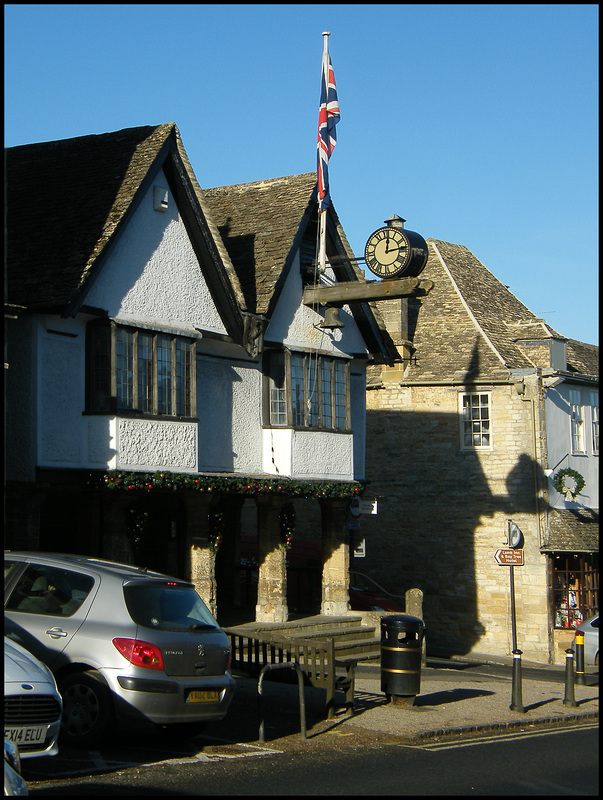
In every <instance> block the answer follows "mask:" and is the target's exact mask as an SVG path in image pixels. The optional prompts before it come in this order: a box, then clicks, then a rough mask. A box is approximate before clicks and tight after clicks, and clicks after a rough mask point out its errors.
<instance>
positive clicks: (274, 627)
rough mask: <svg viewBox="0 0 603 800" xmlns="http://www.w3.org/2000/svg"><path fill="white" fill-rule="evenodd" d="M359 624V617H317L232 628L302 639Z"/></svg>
mask: <svg viewBox="0 0 603 800" xmlns="http://www.w3.org/2000/svg"><path fill="white" fill-rule="evenodd" d="M361 624H362V617H359V616H349V617H348V616H346V617H330V616H325V615H317V616H314V617H303V618H301V619H294V620H289V621H288V622H246V623H244V624H243V625H236V626H232V627H236V628H237V629H239V628H240V629H242V630H249V631H263V632H266V633H275V634H278V635H279V636H300V637H302V638H303V637H305V636H307V635H309V634H320V632H321V631H325V630H330V629H337V630H347V629H350V628H357V627H358V626H360V625H361ZM224 630H226V631H227V630H228V627H225V628H224Z"/></svg>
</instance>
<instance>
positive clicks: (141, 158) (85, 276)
mask: <svg viewBox="0 0 603 800" xmlns="http://www.w3.org/2000/svg"><path fill="white" fill-rule="evenodd" d="M160 169H163V170H164V171H165V173H166V177H167V179H168V182H169V184H170V189H171V190H172V192H173V193H174V195H175V196H176V199H177V202H178V205H179V209H180V211H181V214H182V216H183V219H184V223H185V225H186V226H187V230H188V232H189V236H190V237H191V242H192V244H193V247H194V248H195V250H196V252H197V256H198V258H199V264H200V267H201V269H202V270H203V272H204V275H205V277H206V280H207V282H208V286H209V288H210V291H211V292H212V296H213V297H214V300H215V302H216V304H217V306H218V308H219V310H220V312H221V314H222V316H223V318H224V322H225V324H226V325H227V328H228V329H229V331H230V332H231V334H232V335H234V336H235V338H238V335H240V332H241V331H242V329H243V321H242V317H241V312H242V311H244V301H243V294H242V292H241V289H240V287H239V285H238V279H237V277H236V274H235V272H234V270H233V268H232V264H230V260H229V258H228V254H227V252H226V249H225V248H224V246H223V244H222V241H221V239H220V236H219V234H218V231H217V229H216V228H215V225H214V224H213V222H212V220H211V218H210V217H209V215H208V214H207V212H206V210H205V209H204V201H203V198H202V196H201V190H200V188H199V186H198V184H197V182H196V178H195V176H194V173H193V170H192V168H191V166H190V163H189V161H188V158H187V156H186V152H185V151H184V147H183V145H182V141H181V138H180V134H179V131H178V128H177V127H176V125H175V124H174V123H173V122H170V123H167V124H164V125H158V126H144V127H139V128H127V129H125V130H121V131H116V132H113V133H105V134H100V135H92V136H80V137H76V138H73V139H63V140H60V141H54V142H42V143H40V144H31V145H24V146H21V147H11V148H8V150H7V151H6V172H7V294H8V296H7V300H8V302H11V303H17V304H21V305H24V306H27V307H28V308H30V309H36V308H44V309H54V310H56V311H61V312H62V313H67V314H68V313H74V312H75V311H77V308H78V307H79V305H80V304H81V303H82V302H85V294H86V291H87V289H88V288H89V286H90V285H91V282H92V281H93V280H94V277H95V275H96V274H97V273H98V270H99V269H100V268H101V266H102V262H103V259H104V257H105V256H106V254H107V252H108V251H109V249H110V247H111V245H112V243H113V242H114V241H115V239H116V238H117V236H118V235H119V233H120V231H121V230H122V229H123V228H124V227H125V223H126V221H127V219H128V218H129V215H130V214H131V213H132V212H133V211H134V209H135V208H136V206H137V204H138V202H140V200H141V199H142V197H143V196H144V194H145V193H146V191H147V190H148V188H149V186H150V185H151V183H152V181H153V179H154V178H155V176H156V175H157V173H158V171H159V170H160Z"/></svg>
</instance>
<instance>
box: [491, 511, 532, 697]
mask: <svg viewBox="0 0 603 800" xmlns="http://www.w3.org/2000/svg"><path fill="white" fill-rule="evenodd" d="M507 541H508V542H509V548H508V549H506V550H503V549H500V550H497V551H496V553H495V554H494V558H495V559H496V563H497V564H500V566H501V567H504V566H508V567H509V575H510V583H511V636H512V639H513V686H512V692H511V705H510V706H509V708H510V709H511V711H519V712H520V713H523V712H524V711H525V708H524V705H523V700H522V696H521V650H519V649H518V648H517V625H516V621H515V574H514V569H515V567H523V550H522V549H521V545H522V544H523V533H522V532H521V529H520V528H519V526H518V525H516V524H515V523H514V522H512V521H511V520H508V539H507Z"/></svg>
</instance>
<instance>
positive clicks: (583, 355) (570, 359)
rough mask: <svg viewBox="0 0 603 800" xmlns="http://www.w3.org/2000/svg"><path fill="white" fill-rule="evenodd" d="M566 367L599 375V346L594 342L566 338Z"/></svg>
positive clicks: (573, 370) (584, 373) (572, 370)
mask: <svg viewBox="0 0 603 800" xmlns="http://www.w3.org/2000/svg"><path fill="white" fill-rule="evenodd" d="M567 368H568V370H569V371H570V372H580V373H582V374H583V375H592V376H595V377H597V378H598V377H599V348H598V346H597V345H594V344H585V343H584V342H577V341H575V340H574V339H568V340H567Z"/></svg>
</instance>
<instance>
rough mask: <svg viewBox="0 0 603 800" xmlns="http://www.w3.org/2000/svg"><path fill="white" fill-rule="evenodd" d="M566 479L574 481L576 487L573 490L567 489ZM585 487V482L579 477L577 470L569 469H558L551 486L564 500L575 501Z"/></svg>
mask: <svg viewBox="0 0 603 800" xmlns="http://www.w3.org/2000/svg"><path fill="white" fill-rule="evenodd" d="M567 478H572V480H574V481H575V484H576V485H575V486H574V488H573V489H570V488H569V487H568V485H567V483H566V480H567ZM585 485H586V481H585V480H584V478H583V476H582V475H580V473H579V472H577V470H575V469H571V468H570V467H568V468H567V469H560V470H559V472H558V473H557V474H556V475H555V477H554V478H553V486H554V487H555V489H556V490H557V491H558V492H559V494H562V495H564V496H565V499H566V500H575V499H576V497H577V496H578V495H579V494H580V492H581V491H582V489H584V486H585Z"/></svg>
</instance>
